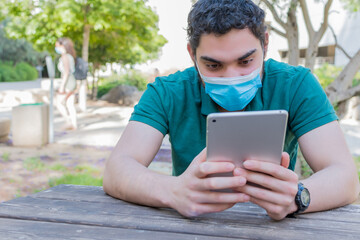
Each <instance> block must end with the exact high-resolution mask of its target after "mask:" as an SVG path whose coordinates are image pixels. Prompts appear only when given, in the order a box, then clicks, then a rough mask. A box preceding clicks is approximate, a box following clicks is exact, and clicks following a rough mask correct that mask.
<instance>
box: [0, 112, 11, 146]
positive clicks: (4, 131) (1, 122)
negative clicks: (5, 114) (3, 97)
mask: <svg viewBox="0 0 360 240" xmlns="http://www.w3.org/2000/svg"><path fill="white" fill-rule="evenodd" d="M10 127H11V121H10V119H8V118H0V143H3V142H7V140H8V136H9V133H10Z"/></svg>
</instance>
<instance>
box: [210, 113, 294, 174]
mask: <svg viewBox="0 0 360 240" xmlns="http://www.w3.org/2000/svg"><path fill="white" fill-rule="evenodd" d="M287 118H288V113H287V111H285V110H268V111H249V112H229V113H212V114H209V115H208V117H207V137H206V146H207V161H231V162H234V163H235V165H236V166H238V167H242V163H243V161H244V160H248V159H253V160H261V161H268V162H273V163H276V164H280V163H281V154H282V152H283V147H284V139H285V133H286V126H287Z"/></svg>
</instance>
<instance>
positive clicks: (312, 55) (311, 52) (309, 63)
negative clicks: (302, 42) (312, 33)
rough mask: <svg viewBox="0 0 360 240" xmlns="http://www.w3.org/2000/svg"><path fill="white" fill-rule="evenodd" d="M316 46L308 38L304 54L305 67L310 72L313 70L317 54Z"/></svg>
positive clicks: (316, 44)
mask: <svg viewBox="0 0 360 240" xmlns="http://www.w3.org/2000/svg"><path fill="white" fill-rule="evenodd" d="M318 44H319V43H317V42H314V41H313V39H312V38H309V45H308V48H307V49H306V53H305V67H307V68H310V70H311V72H312V71H313V70H314V67H315V61H316V56H317V53H318Z"/></svg>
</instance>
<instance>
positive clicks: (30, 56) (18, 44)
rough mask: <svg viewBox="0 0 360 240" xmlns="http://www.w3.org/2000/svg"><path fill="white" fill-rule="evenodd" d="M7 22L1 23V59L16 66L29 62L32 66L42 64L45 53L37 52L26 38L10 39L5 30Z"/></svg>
mask: <svg viewBox="0 0 360 240" xmlns="http://www.w3.org/2000/svg"><path fill="white" fill-rule="evenodd" d="M4 25H5V22H3V23H1V24H0V60H1V61H5V62H10V63H11V65H13V66H15V65H16V64H17V63H19V62H27V63H29V64H31V65H32V66H37V65H42V59H43V57H44V55H45V53H39V52H37V51H36V50H35V49H34V48H33V47H32V45H31V44H30V43H29V42H28V41H26V40H25V39H9V38H7V37H6V36H5V32H4V30H3V28H4Z"/></svg>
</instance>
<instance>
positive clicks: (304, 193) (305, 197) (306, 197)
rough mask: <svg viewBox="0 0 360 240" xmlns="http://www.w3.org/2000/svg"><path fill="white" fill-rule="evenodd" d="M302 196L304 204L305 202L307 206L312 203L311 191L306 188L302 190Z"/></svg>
mask: <svg viewBox="0 0 360 240" xmlns="http://www.w3.org/2000/svg"><path fill="white" fill-rule="evenodd" d="M300 197H301V202H302V204H304V205H305V206H308V205H309V203H310V193H309V191H308V190H307V189H306V188H305V189H303V190H302V191H301V196H300Z"/></svg>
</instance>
